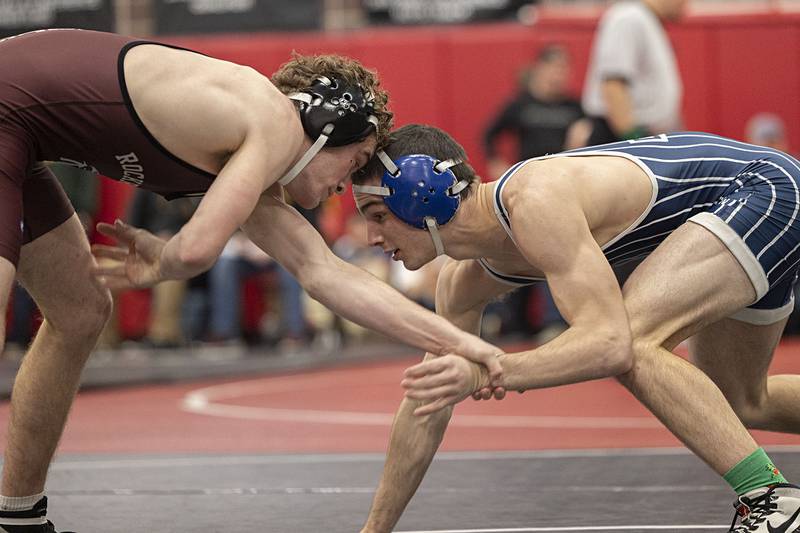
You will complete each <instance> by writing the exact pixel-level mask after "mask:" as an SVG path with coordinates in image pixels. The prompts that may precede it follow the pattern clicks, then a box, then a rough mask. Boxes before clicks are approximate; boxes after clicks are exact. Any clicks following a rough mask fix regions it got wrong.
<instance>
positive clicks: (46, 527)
mask: <svg viewBox="0 0 800 533" xmlns="http://www.w3.org/2000/svg"><path fill="white" fill-rule="evenodd" d="M46 516H47V497H46V496H44V497H42V499H41V500H39V501H38V502H36V505H34V506H33V509H28V510H27V511H0V533H57V532H56V528H55V526H53V523H52V522H51V521H50V520H48V519H47V518H46ZM61 533H73V532H70V531H62V532H61Z"/></svg>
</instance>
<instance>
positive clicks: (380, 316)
mask: <svg viewBox="0 0 800 533" xmlns="http://www.w3.org/2000/svg"><path fill="white" fill-rule="evenodd" d="M331 261H333V264H330V263H328V264H324V265H319V266H317V267H314V268H313V270H312V271H309V272H306V273H305V274H301V278H302V279H301V283H302V284H303V286H304V287H305V289H306V290H307V291H308V293H309V294H310V295H311V297H312V298H314V299H316V300H318V301H319V302H320V303H322V304H323V305H325V306H326V307H328V308H330V309H331V310H333V311H334V312H335V313H337V314H339V315H341V316H343V317H344V318H347V319H348V320H351V321H353V322H356V323H357V324H360V325H362V326H365V327H368V328H370V329H374V330H376V331H379V332H381V333H383V334H385V335H388V336H390V337H393V338H395V339H398V340H401V341H403V342H405V343H407V344H410V345H412V346H416V347H417V348H421V349H423V350H425V351H427V352H430V353H433V354H436V355H442V354H448V353H455V354H459V355H465V356H469V355H470V354H477V353H479V352H481V353H490V354H494V353H498V350H497V348H496V347H494V346H492V345H491V344H489V343H487V342H485V341H483V340H481V339H480V338H478V337H476V336H474V335H470V334H468V333H465V332H464V331H462V330H460V329H458V328H457V327H456V326H454V325H453V324H451V323H450V322H449V321H448V320H446V319H445V318H442V317H441V316H438V315H436V314H434V313H432V312H430V311H428V310H426V309H424V308H423V307H422V306H420V305H418V304H415V303H414V302H412V301H411V300H409V299H408V298H406V297H405V296H403V295H401V294H400V293H399V292H397V291H396V290H395V289H393V288H392V287H390V286H389V285H387V284H386V283H383V282H382V281H380V280H378V279H377V278H375V277H374V276H372V275H371V274H369V273H367V272H366V271H364V270H362V269H360V268H357V267H355V266H353V265H350V264H348V263H346V262H344V261H342V260H340V259H338V258H332V259H331Z"/></svg>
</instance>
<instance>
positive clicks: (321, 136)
mask: <svg viewBox="0 0 800 533" xmlns="http://www.w3.org/2000/svg"><path fill="white" fill-rule="evenodd" d="M289 98H291V99H292V100H296V101H298V102H300V121H301V122H302V123H303V129H304V130H305V132H306V134H307V135H308V136H309V137H311V138H312V139H315V141H314V144H313V145H312V146H311V148H309V150H308V151H307V152H306V153H305V154H304V155H303V157H301V158H300V160H299V161H298V162H297V163H296V164H295V165H294V166H293V167H292V168H291V169H290V170H289V172H287V173H286V175H284V176H283V177H282V178H281V179H280V180H279V181H280V183H281V185H286V184H287V183H289V182H290V181H292V180H293V179H294V178H295V177H296V176H297V175H298V174H299V173H300V171H301V170H303V168H304V167H305V166H306V165H307V164H308V163H309V162H310V161H311V159H312V158H313V157H314V156H315V155H316V154H317V152H319V151H320V150H321V149H322V147H323V146H325V145H326V144H328V145H330V146H344V145H346V144H352V143H355V142H358V141H360V140H362V139H364V138H365V137H367V136H368V135H369V134H370V133H372V132H374V131H376V130H377V128H378V119H377V118H376V117H375V106H374V97H373V95H372V94H370V93H369V92H367V91H365V90H364V89H363V87H361V85H360V84H346V83H344V82H342V81H340V80H338V79H336V78H330V77H327V76H320V77H319V78H317V79H316V80H314V83H312V84H311V87H309V88H308V89H305V90H303V91H301V92H298V93H292V94H290V95H289Z"/></svg>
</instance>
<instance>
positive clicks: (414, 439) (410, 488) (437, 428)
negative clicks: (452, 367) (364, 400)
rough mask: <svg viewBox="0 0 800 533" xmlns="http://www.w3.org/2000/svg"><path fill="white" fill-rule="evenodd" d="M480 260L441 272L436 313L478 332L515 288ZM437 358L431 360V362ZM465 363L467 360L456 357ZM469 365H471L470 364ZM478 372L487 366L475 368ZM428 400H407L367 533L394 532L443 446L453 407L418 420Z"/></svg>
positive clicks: (450, 264) (399, 415)
mask: <svg viewBox="0 0 800 533" xmlns="http://www.w3.org/2000/svg"><path fill="white" fill-rule="evenodd" d="M509 288H510V287H509V286H508V285H504V284H500V283H498V282H496V281H494V280H493V279H491V278H490V277H489V276H488V275H487V274H486V273H485V271H484V270H483V268H481V266H480V265H479V264H478V263H477V262H475V261H459V262H455V261H452V260H451V261H449V262H448V263H447V264H446V265H445V266H444V267H443V268H442V271H441V272H440V274H439V281H438V283H437V287H436V311H437V312H438V313H439V314H441V315H442V316H443V317H445V318H447V319H448V320H450V321H451V322H452V323H453V324H455V325H456V326H458V327H459V328H462V329H464V330H465V331H471V332H474V333H476V334H477V333H478V332H479V330H480V323H481V316H482V315H483V309H484V307H485V305H486V303H487V302H489V301H490V300H491V299H493V298H494V297H495V296H497V295H499V294H502V293H504V292H506V291H507V290H509ZM432 357H433V356H431V354H427V355H426V359H431V358H432ZM456 359H460V360H461V361H464V359H463V358H461V357H456ZM464 362H465V363H466V364H472V363H468V362H467V361H464ZM472 365H473V366H474V368H475V369H476V370H477V369H479V368H481V367H479V366H478V365H474V364H472ZM421 405H422V402H420V401H418V400H412V399H409V398H405V399H403V401H402V403H401V404H400V408H399V409H398V411H397V414H396V415H395V418H394V423H393V425H392V434H391V437H390V440H389V449H388V451H387V453H386V462H385V464H384V467H383V475H382V476H381V481H380V484H379V485H378V490H377V492H376V493H375V496H374V498H373V500H372V508H371V509H370V512H369V517H368V518H367V522H366V525H365V526H364V529H363V530H362V531H363V533H388V532H390V531H391V530H392V528H393V527H394V526H395V524H396V523H397V521H398V520H399V519H400V515H401V514H402V513H403V511H404V510H405V508H406V506H407V505H408V502H409V501H410V500H411V497H412V496H413V495H414V493H415V492H416V490H417V487H418V486H419V484H420V482H421V481H422V478H423V476H424V475H425V472H426V471H427V469H428V466H429V465H430V463H431V460H432V459H433V456H434V454H435V453H436V450H437V449H438V447H439V444H440V443H441V442H442V437H443V436H444V432H445V429H446V428H447V423H448V421H449V420H450V415H451V413H452V407H447V408H446V409H442V410H439V411H436V412H434V413H432V414H431V415H428V416H414V410H415V409H418V408H419V407H420V406H421Z"/></svg>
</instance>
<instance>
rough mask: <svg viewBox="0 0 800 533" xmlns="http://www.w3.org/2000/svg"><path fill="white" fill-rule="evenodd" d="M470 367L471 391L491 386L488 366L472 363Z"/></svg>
mask: <svg viewBox="0 0 800 533" xmlns="http://www.w3.org/2000/svg"><path fill="white" fill-rule="evenodd" d="M470 368H471V369H472V385H473V387H472V392H477V391H479V390H481V389H485V388H492V382H491V379H490V378H489V369H488V368H486V367H485V366H483V365H481V364H478V363H472V365H471V366H470Z"/></svg>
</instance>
